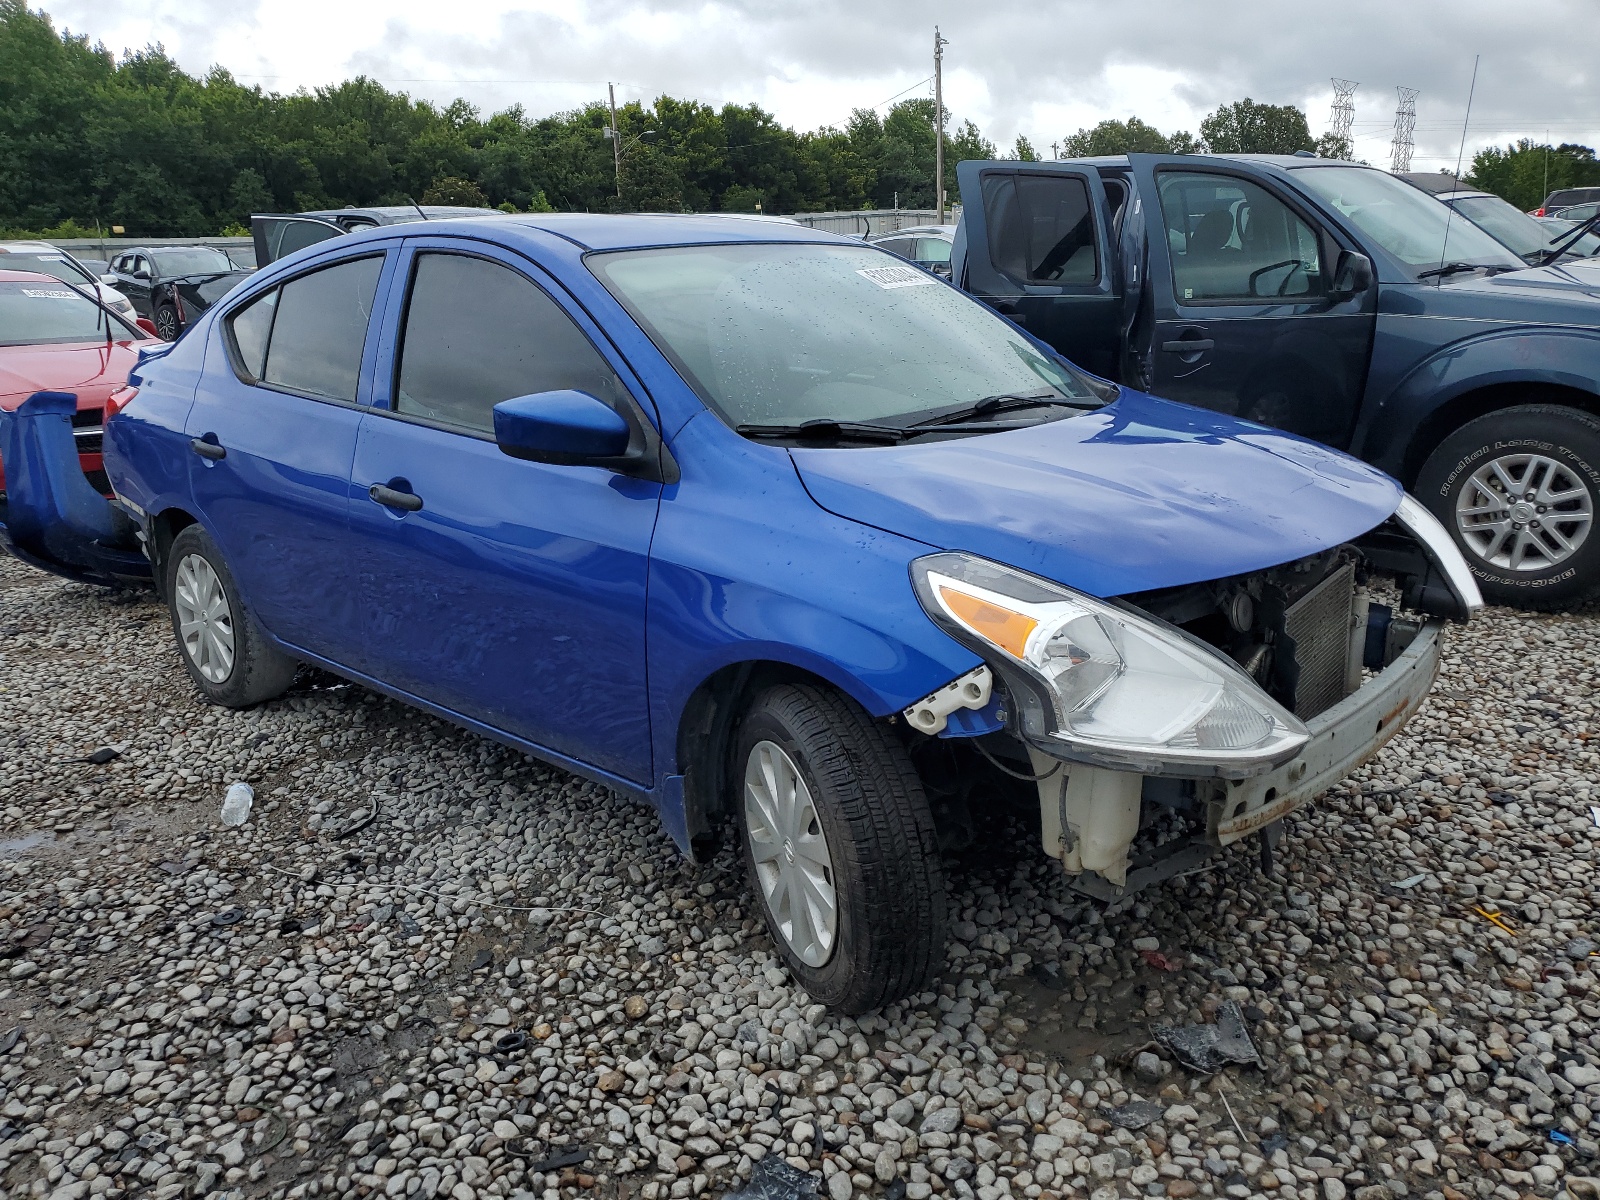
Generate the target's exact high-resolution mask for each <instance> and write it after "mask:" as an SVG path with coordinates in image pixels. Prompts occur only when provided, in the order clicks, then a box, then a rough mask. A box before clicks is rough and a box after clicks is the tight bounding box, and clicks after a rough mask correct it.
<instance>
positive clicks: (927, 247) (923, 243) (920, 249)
mask: <svg viewBox="0 0 1600 1200" xmlns="http://www.w3.org/2000/svg"><path fill="white" fill-rule="evenodd" d="M916 260H917V261H918V262H920V263H947V262H949V261H950V243H949V242H947V241H945V240H944V239H943V238H918V239H917V253H916Z"/></svg>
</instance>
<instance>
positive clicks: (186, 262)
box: [150, 246, 235, 278]
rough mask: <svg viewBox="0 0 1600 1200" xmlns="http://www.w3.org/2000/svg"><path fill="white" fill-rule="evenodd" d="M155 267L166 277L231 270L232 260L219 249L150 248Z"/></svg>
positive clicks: (232, 266)
mask: <svg viewBox="0 0 1600 1200" xmlns="http://www.w3.org/2000/svg"><path fill="white" fill-rule="evenodd" d="M150 257H151V258H153V259H155V260H156V268H157V270H158V271H160V273H161V274H162V275H164V276H166V277H168V278H171V277H172V276H174V275H200V274H204V273H205V272H208V271H232V270H234V269H235V268H234V265H233V260H232V259H231V258H229V257H228V256H227V255H226V254H224V253H223V252H222V251H221V250H210V249H207V248H206V247H204V246H192V247H189V248H188V249H184V250H152V251H151V252H150Z"/></svg>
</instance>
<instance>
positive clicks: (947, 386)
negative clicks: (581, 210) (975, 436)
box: [588, 244, 1098, 425]
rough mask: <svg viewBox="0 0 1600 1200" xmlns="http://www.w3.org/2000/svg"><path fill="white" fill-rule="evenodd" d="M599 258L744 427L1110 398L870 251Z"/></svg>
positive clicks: (707, 391)
mask: <svg viewBox="0 0 1600 1200" xmlns="http://www.w3.org/2000/svg"><path fill="white" fill-rule="evenodd" d="M588 262H589V266H590V268H591V269H592V270H593V271H594V273H595V274H596V275H597V276H598V277H599V279H600V280H601V282H602V283H604V284H605V286H606V287H607V288H608V289H609V290H610V291H611V293H612V294H613V295H614V296H616V298H617V299H618V300H619V301H620V302H621V303H622V304H623V306H624V307H626V308H627V309H628V311H629V312H630V313H631V314H632V315H633V317H634V319H635V320H637V321H638V322H639V324H640V325H641V326H642V327H643V328H644V329H645V331H646V332H647V333H648V334H649V335H650V336H651V338H652V339H653V340H654V341H655V343H656V345H657V346H659V347H660V348H661V350H662V351H663V352H664V353H666V354H667V355H668V357H670V358H672V359H673V360H674V362H675V364H676V365H677V367H678V368H679V370H680V371H681V372H682V373H683V375H684V377H685V378H686V379H687V380H688V381H689V383H690V384H691V385H692V386H693V387H694V388H695V390H696V391H698V392H699V394H700V396H701V398H702V399H704V400H705V401H706V403H707V404H709V405H710V406H711V407H712V408H713V409H715V410H716V411H717V412H718V413H720V414H721V415H722V416H723V418H724V419H726V420H727V421H728V422H729V423H730V424H733V425H742V424H782V425H790V424H798V423H799V422H802V421H815V420H837V421H873V422H884V423H889V424H909V423H910V422H909V421H906V420H903V418H909V417H913V416H916V415H920V414H925V413H932V412H938V411H940V410H945V409H956V408H960V407H962V406H965V405H971V404H974V403H976V402H977V401H979V400H981V399H984V398H986V397H990V396H1001V395H1006V396H1010V395H1039V396H1051V395H1059V396H1065V397H1079V398H1083V399H1088V400H1093V399H1097V398H1098V393H1097V392H1096V391H1095V390H1094V389H1093V388H1092V387H1091V385H1090V383H1089V381H1088V380H1087V379H1086V378H1084V377H1082V376H1080V375H1078V374H1077V372H1075V371H1074V370H1072V369H1071V368H1070V367H1067V366H1065V365H1064V364H1063V363H1061V362H1060V360H1058V359H1056V358H1054V357H1053V356H1050V355H1047V354H1045V353H1043V352H1041V351H1040V350H1039V349H1038V348H1037V347H1035V346H1034V345H1033V344H1032V343H1031V342H1029V341H1028V339H1027V338H1025V337H1024V336H1023V335H1022V334H1021V333H1019V332H1018V330H1017V329H1016V327H1015V326H1013V325H1011V324H1009V323H1007V322H1006V321H1004V320H1002V319H1001V318H1000V317H998V316H996V315H995V314H994V313H992V312H990V311H989V310H988V309H987V308H985V307H983V306H982V305H981V304H979V303H978V302H977V301H975V300H972V299H970V298H968V297H967V296H965V295H963V294H962V293H960V292H958V291H956V290H955V289H954V288H952V287H950V286H949V285H947V284H945V283H943V282H941V281H940V280H938V279H936V278H935V277H934V276H932V275H930V274H928V273H927V272H925V271H923V270H920V269H919V268H917V267H914V266H911V265H910V264H908V263H906V262H905V261H903V260H901V259H897V258H895V257H894V256H893V255H891V254H888V253H885V252H884V251H881V250H875V249H872V248H871V247H867V246H844V245H816V244H793V245H752V244H744V245H720V246H686V247H682V248H672V249H663V250H628V251H618V252H613V253H608V254H596V255H591V256H589V259H588Z"/></svg>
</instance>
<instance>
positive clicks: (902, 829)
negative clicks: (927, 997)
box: [733, 685, 947, 1013]
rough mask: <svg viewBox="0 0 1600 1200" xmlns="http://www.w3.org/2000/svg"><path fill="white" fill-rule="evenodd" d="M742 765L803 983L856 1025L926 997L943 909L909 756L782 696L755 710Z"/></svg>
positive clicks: (827, 700)
mask: <svg viewBox="0 0 1600 1200" xmlns="http://www.w3.org/2000/svg"><path fill="white" fill-rule="evenodd" d="M735 754H736V757H735V760H734V772H733V782H734V785H735V786H736V788H737V789H738V797H737V799H736V802H735V807H736V808H737V810H738V813H739V823H740V827H741V830H742V832H743V838H742V840H743V844H744V853H745V862H746V865H747V867H748V869H749V873H750V879H751V884H752V887H753V889H754V891H755V893H756V898H757V900H758V901H759V903H760V905H761V908H762V911H763V913H764V914H765V916H766V920H767V928H768V929H769V930H770V931H771V933H772V937H773V939H774V940H775V941H776V942H777V943H778V948H779V950H780V952H781V953H782V954H783V957H784V959H785V960H786V961H787V963H788V966H789V969H790V971H791V972H793V974H794V976H795V977H796V979H797V980H798V981H799V982H800V984H801V985H802V986H803V987H804V988H805V989H806V990H807V991H808V992H810V993H811V995H812V996H813V997H815V998H816V999H817V1000H820V1001H821V1002H822V1003H824V1004H828V1005H831V1006H833V1007H835V1008H839V1009H842V1010H843V1011H845V1012H851V1013H859V1012H865V1011H867V1010H869V1009H873V1008H879V1007H881V1006H882V1005H885V1004H888V1003H891V1002H892V1001H895V1000H898V999H901V998H902V997H904V996H907V995H910V994H912V993H914V992H916V991H918V990H920V989H921V988H922V987H924V986H925V985H926V984H927V983H928V981H929V980H930V979H932V978H933V975H934V973H935V972H936V971H937V969H938V966H939V963H940V961H941V960H942V958H943V956H944V947H945V936H946V931H945V924H946V903H947V901H946V895H945V886H944V875H943V871H942V867H941V864H940V861H939V847H938V837H937V835H936V834H935V832H934V826H933V817H932V814H931V813H930V811H929V808H928V801H927V797H926V796H925V795H924V793H923V790H922V783H921V781H920V780H919V779H918V778H917V774H916V771H915V770H914V769H913V768H912V766H911V761H910V758H909V757H908V756H907V754H906V752H905V748H904V747H903V746H901V745H900V743H899V742H897V741H895V740H894V739H893V738H892V737H891V736H889V734H888V732H887V731H886V730H884V729H883V728H882V727H881V726H879V725H878V724H877V723H875V722H874V721H873V720H872V719H871V718H870V717H869V716H868V715H867V714H866V713H865V712H864V711H862V709H861V708H860V707H858V706H857V705H856V704H854V703H853V702H852V701H850V700H849V699H847V698H845V697H844V696H841V695H839V694H837V693H835V692H830V691H827V690H825V689H823V688H817V687H804V686H788V685H785V686H781V687H775V688H772V689H771V690H770V691H767V692H765V693H764V694H762V695H761V696H760V697H759V698H758V699H757V701H756V702H755V704H754V705H753V706H752V708H751V710H750V712H749V714H748V715H747V716H746V718H745V720H744V723H743V725H742V726H741V729H740V733H739V740H738V744H737V749H736V751H735Z"/></svg>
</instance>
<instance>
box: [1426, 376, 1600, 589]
mask: <svg viewBox="0 0 1600 1200" xmlns="http://www.w3.org/2000/svg"><path fill="white" fill-rule="evenodd" d="M1515 454H1537V455H1541V456H1543V457H1545V458H1548V459H1551V460H1553V461H1555V462H1556V463H1559V464H1561V465H1562V466H1563V467H1565V468H1566V469H1567V470H1568V471H1569V472H1570V473H1571V474H1572V475H1573V476H1575V477H1576V478H1577V479H1578V480H1580V481H1581V482H1582V483H1583V484H1584V486H1585V487H1587V489H1588V491H1589V505H1590V510H1591V512H1592V513H1593V514H1594V515H1593V518H1592V519H1591V521H1590V527H1589V531H1588V535H1587V536H1586V537H1585V538H1584V540H1583V542H1582V544H1581V545H1579V546H1578V548H1577V550H1576V551H1574V552H1573V553H1572V555H1571V556H1570V557H1569V558H1567V559H1565V560H1564V561H1561V562H1558V563H1556V564H1554V565H1553V566H1551V567H1549V568H1547V569H1545V570H1542V571H1532V570H1530V571H1515V570H1510V569H1503V568H1500V567H1497V566H1495V565H1493V564H1491V563H1489V562H1487V561H1486V560H1485V559H1484V558H1483V557H1482V556H1481V555H1480V554H1479V553H1478V552H1477V551H1476V550H1475V549H1474V548H1473V547H1472V546H1471V545H1470V544H1469V543H1468V542H1467V540H1466V539H1465V538H1463V536H1462V534H1461V530H1460V527H1459V525H1458V523H1457V520H1456V501H1457V499H1458V498H1459V497H1460V495H1461V493H1462V489H1463V488H1464V487H1466V486H1467V483H1468V480H1470V479H1471V477H1472V474H1473V472H1474V471H1477V470H1478V469H1479V468H1480V467H1481V466H1483V465H1484V464H1485V463H1487V462H1490V461H1492V460H1494V459H1495V458H1498V457H1500V456H1502V455H1515ZM1416 496H1417V499H1419V500H1421V501H1422V502H1423V503H1424V504H1426V505H1427V506H1428V508H1429V509H1430V510H1432V512H1433V514H1434V516H1436V517H1438V518H1439V520H1440V521H1441V522H1442V523H1443V524H1444V527H1445V528H1446V529H1448V530H1449V531H1450V536H1451V537H1453V538H1455V540H1456V545H1457V546H1459V547H1460V548H1461V553H1462V555H1463V556H1464V557H1465V558H1466V560H1467V565H1468V566H1469V567H1470V568H1471V569H1472V573H1473V575H1474V576H1476V578H1477V580H1478V586H1479V587H1480V588H1481V589H1482V591H1483V594H1484V598H1485V599H1486V600H1488V601H1490V602H1491V603H1494V604H1509V605H1513V606H1515V607H1518V608H1531V609H1551V608H1562V607H1566V606H1569V605H1573V604H1576V603H1578V602H1580V601H1582V600H1584V599H1587V598H1589V597H1591V596H1594V595H1596V594H1600V528H1597V527H1596V526H1600V419H1596V418H1595V417H1594V416H1592V415H1590V414H1589V413H1587V412H1584V411H1583V410H1581V409H1576V408H1567V407H1565V406H1563V405H1558V404H1519V405H1517V406H1515V407H1513V408H1503V409H1500V410H1499V411H1498V412H1492V413H1489V414H1487V415H1486V416H1482V417H1479V418H1477V419H1476V420H1473V421H1468V422H1467V423H1466V424H1465V425H1463V426H1462V427H1461V428H1460V429H1458V430H1456V431H1455V432H1454V433H1452V434H1451V435H1450V436H1449V437H1447V438H1445V439H1444V441H1443V442H1441V443H1440V444H1439V446H1438V448H1437V449H1436V450H1434V452H1433V453H1432V454H1431V455H1429V456H1428V460H1427V462H1425V463H1424V464H1423V466H1422V470H1421V471H1420V472H1418V474H1417V486H1416Z"/></svg>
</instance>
